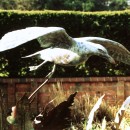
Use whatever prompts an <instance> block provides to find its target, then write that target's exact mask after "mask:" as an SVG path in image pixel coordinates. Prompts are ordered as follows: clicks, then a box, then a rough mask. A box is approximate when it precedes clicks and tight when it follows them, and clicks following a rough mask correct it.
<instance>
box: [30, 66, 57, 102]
mask: <svg viewBox="0 0 130 130" xmlns="http://www.w3.org/2000/svg"><path fill="white" fill-rule="evenodd" d="M55 69H56V64H54V65H53V68H52V71H51V72H49V74H48V75H47V76H46V78H47V79H46V80H45V81H44V82H43V83H42V84H41V85H40V86H39V87H38V88H37V89H36V90H35V91H34V92H33V93H32V94H31V95H30V96H29V97H28V99H29V100H30V99H31V97H32V96H33V95H34V94H35V93H36V92H37V91H38V90H39V89H40V88H41V87H42V86H43V85H45V84H46V83H47V82H48V80H49V79H50V78H51V77H52V75H53V74H54V72H55Z"/></svg>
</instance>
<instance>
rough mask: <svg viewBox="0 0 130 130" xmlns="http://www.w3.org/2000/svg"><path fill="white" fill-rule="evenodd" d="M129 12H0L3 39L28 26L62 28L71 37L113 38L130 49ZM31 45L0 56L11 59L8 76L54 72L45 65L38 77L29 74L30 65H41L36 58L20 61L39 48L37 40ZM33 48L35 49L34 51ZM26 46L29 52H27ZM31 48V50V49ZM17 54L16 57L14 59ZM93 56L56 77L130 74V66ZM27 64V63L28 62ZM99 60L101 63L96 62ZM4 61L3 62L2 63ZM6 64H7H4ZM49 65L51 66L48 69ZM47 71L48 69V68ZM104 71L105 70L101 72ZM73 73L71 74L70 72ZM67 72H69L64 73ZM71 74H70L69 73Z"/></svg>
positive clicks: (42, 74) (7, 68)
mask: <svg viewBox="0 0 130 130" xmlns="http://www.w3.org/2000/svg"><path fill="white" fill-rule="evenodd" d="M129 21H130V11H113V12H109V11H108V12H79V11H77V12H75V11H47V10H45V11H10V10H9V11H5V10H1V11H0V30H1V31H0V37H2V36H3V35H4V34H5V33H7V32H9V31H13V30H16V29H22V28H26V27H29V26H43V27H47V26H60V27H63V28H65V29H66V31H67V33H68V34H69V35H70V36H72V37H81V36H98V37H104V38H108V39H112V40H115V41H118V42H120V43H122V44H123V45H124V46H126V47H127V48H128V49H130V46H129V41H130V22H129ZM29 43H30V44H28V45H26V46H25V45H24V46H22V47H18V48H17V49H15V51H10V52H5V53H4V54H1V57H4V59H5V60H6V59H8V64H7V63H6V65H5V66H4V67H3V69H2V70H0V71H1V73H4V72H5V71H6V72H7V73H6V76H9V77H18V76H35V75H36V76H37V77H41V76H44V75H46V73H47V72H48V71H49V69H51V67H50V64H47V65H45V66H44V67H43V68H41V69H40V71H37V73H36V74H34V73H28V69H27V68H28V66H29V65H30V64H34V62H35V63H37V62H40V61H39V60H35V59H31V60H28V59H24V60H23V59H20V57H21V56H25V55H27V54H28V53H32V52H34V51H36V50H37V49H40V47H39V46H38V44H37V41H36V40H33V41H30V42H29ZM32 45H33V46H34V47H33V48H32ZM25 47H26V49H25ZM30 48H31V49H30ZM14 55H15V57H14ZM93 58H95V57H92V58H90V60H89V61H87V63H86V64H84V65H80V66H78V67H75V68H74V67H66V68H64V67H58V68H57V71H56V73H55V75H54V76H55V77H68V76H71V77H75V76H76V77H81V76H113V75H129V74H130V72H129V71H128V70H129V69H130V67H129V66H127V65H124V64H119V65H117V66H113V65H110V64H109V63H107V62H106V61H104V60H103V59H101V58H99V57H98V58H97V57H96V59H97V60H93ZM26 61H27V62H26ZM96 61H98V62H96ZM2 62H3V61H1V63H2ZM4 62H5V61H4ZM48 66H49V67H48ZM47 68H48V69H47ZM102 68H104V69H102ZM70 70H71V73H70ZM63 72H66V73H63ZM68 72H69V73H68Z"/></svg>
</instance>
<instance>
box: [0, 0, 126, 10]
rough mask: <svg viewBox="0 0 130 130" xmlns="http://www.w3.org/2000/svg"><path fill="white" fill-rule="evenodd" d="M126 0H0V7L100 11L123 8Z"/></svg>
mask: <svg viewBox="0 0 130 130" xmlns="http://www.w3.org/2000/svg"><path fill="white" fill-rule="evenodd" d="M127 6H128V5H127V0H9V1H7V0H1V2H0V8H1V9H20V10H44V9H48V10H76V11H102V10H123V9H126V8H127Z"/></svg>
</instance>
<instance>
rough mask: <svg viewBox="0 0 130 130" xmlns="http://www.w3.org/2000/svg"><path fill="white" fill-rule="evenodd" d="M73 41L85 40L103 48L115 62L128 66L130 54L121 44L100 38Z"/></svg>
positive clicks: (83, 38)
mask: <svg viewBox="0 0 130 130" xmlns="http://www.w3.org/2000/svg"><path fill="white" fill-rule="evenodd" d="M75 40H81V41H82V40H83V41H84V40H85V41H89V42H93V43H95V44H101V45H102V46H104V47H105V48H106V49H107V51H108V53H109V54H110V55H111V56H112V57H113V58H114V59H115V60H117V61H119V62H123V63H125V64H128V65H130V52H129V50H127V49H126V48H125V47H124V46H123V45H122V44H120V43H118V42H116V41H113V40H109V39H105V38H100V37H82V38H75Z"/></svg>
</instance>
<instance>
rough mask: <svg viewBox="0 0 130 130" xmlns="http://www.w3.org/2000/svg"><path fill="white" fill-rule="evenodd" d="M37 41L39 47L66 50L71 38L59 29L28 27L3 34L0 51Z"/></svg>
mask: <svg viewBox="0 0 130 130" xmlns="http://www.w3.org/2000/svg"><path fill="white" fill-rule="evenodd" d="M34 39H38V41H39V43H40V44H41V47H49V46H62V48H64V47H65V48H67V47H69V46H71V44H72V43H73V42H72V41H73V40H72V38H71V37H70V36H69V35H68V34H67V33H66V31H65V30H64V29H63V28H60V27H28V28H25V29H20V30H15V31H12V32H9V33H7V34H5V35H4V36H3V37H2V39H1V40H0V51H5V50H8V49H13V48H15V47H17V46H20V45H22V44H24V43H26V42H28V41H31V40H34Z"/></svg>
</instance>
